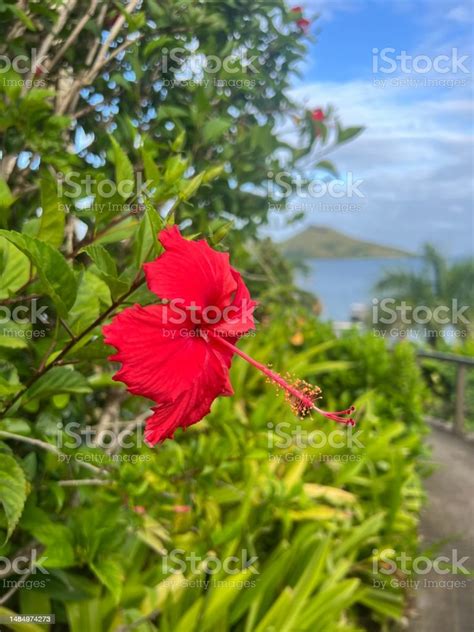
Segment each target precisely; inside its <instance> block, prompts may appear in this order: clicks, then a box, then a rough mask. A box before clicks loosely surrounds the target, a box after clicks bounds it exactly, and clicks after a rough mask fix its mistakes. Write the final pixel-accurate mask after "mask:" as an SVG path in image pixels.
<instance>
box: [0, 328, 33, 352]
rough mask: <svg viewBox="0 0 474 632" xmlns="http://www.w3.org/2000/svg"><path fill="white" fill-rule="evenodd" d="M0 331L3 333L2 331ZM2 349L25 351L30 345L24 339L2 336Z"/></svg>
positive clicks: (0, 340)
mask: <svg viewBox="0 0 474 632" xmlns="http://www.w3.org/2000/svg"><path fill="white" fill-rule="evenodd" d="M0 331H2V330H1V329H0ZM0 347H3V348H4V349H25V348H26V347H28V343H27V342H26V340H25V339H24V338H13V336H5V335H3V334H0Z"/></svg>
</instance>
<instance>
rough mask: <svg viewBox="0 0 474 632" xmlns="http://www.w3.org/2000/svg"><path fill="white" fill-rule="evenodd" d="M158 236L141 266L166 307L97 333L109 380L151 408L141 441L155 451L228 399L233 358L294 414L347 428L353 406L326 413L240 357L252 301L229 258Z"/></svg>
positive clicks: (302, 390)
mask: <svg viewBox="0 0 474 632" xmlns="http://www.w3.org/2000/svg"><path fill="white" fill-rule="evenodd" d="M158 238H159V240H160V242H161V244H162V245H163V247H164V249H165V252H164V253H163V254H162V255H160V256H159V257H157V258H156V259H155V260H154V261H152V262H150V263H146V264H145V265H144V269H145V276H146V280H147V284H148V287H149V289H150V290H151V291H152V292H154V293H155V294H157V296H159V297H160V298H161V299H164V300H166V301H167V302H166V303H163V304H156V305H148V306H145V307H142V306H141V305H134V306H133V307H129V308H127V309H125V310H124V311H123V312H121V313H120V314H118V315H117V316H115V317H114V319H113V320H112V323H111V324H110V325H106V326H105V327H104V328H103V331H104V335H105V342H106V343H107V344H109V345H112V346H114V347H116V349H117V353H116V354H115V355H112V356H111V357H110V359H111V360H115V361H118V362H120V363H121V364H122V367H121V369H120V370H119V371H118V372H117V373H116V375H115V376H114V380H118V381H121V382H124V383H125V384H126V385H127V387H128V390H129V391H130V392H131V393H133V394H135V395H142V396H143V397H147V398H149V399H152V400H153V401H155V402H156V403H157V405H156V406H154V407H153V408H152V410H153V411H154V412H153V415H151V417H149V418H148V419H147V423H146V428H145V439H146V441H147V442H148V443H149V444H150V445H155V444H156V443H159V442H160V441H163V440H164V439H166V438H172V437H173V435H174V432H175V430H176V429H177V428H187V427H188V426H190V425H192V424H195V423H197V422H198V421H200V420H201V419H202V418H203V417H205V416H206V415H207V414H208V413H209V411H210V408H211V404H212V402H213V401H214V400H215V399H216V398H217V397H218V396H219V395H227V396H229V395H232V394H233V390H232V385H231V383H230V380H229V368H230V365H231V362H232V358H233V356H234V354H237V355H239V356H240V357H241V358H243V359H244V360H246V361H247V362H249V363H250V364H252V365H253V366H254V367H255V368H257V369H258V370H260V371H261V372H262V373H264V374H265V375H266V376H267V377H268V378H270V380H272V381H273V382H274V383H276V384H277V385H278V386H279V387H281V388H282V389H283V390H284V391H285V393H286V394H287V397H288V399H289V401H290V403H291V404H292V405H293V407H294V408H295V410H296V411H297V412H298V413H301V414H306V413H307V412H308V411H309V410H316V411H317V412H319V413H321V414H322V415H324V416H325V417H328V418H329V419H333V420H334V421H338V422H341V423H347V424H353V423H354V422H353V420H352V419H346V418H344V417H343V415H346V414H350V413H351V412H352V411H353V408H350V409H347V410H344V411H339V412H337V413H327V412H325V411H322V410H320V409H319V408H317V407H316V406H315V401H316V399H318V398H319V393H320V390H319V389H318V388H317V387H310V386H309V385H307V384H304V383H302V382H301V383H299V384H295V385H292V384H290V383H288V382H287V381H286V380H284V379H283V378H282V377H281V376H280V375H278V374H277V373H275V372H274V371H272V370H270V369H269V368H268V367H266V366H265V365H263V364H260V363H259V362H256V361H255V360H253V359H252V358H251V357H250V356H248V355H247V354H245V353H244V352H243V351H241V350H240V349H239V348H238V347H237V346H236V342H237V341H238V339H239V338H240V337H241V336H243V335H244V334H246V333H247V332H248V331H250V330H251V329H254V328H255V325H254V320H253V310H254V308H255V305H256V303H255V301H252V299H251V297H250V294H249V291H248V289H247V287H246V286H245V284H244V282H243V281H242V277H241V276H240V274H239V273H238V272H237V271H236V270H235V269H234V268H232V267H231V265H230V264H229V255H228V254H226V253H222V252H217V251H216V250H213V249H212V248H211V247H210V246H209V245H208V244H207V242H206V241H204V240H200V241H189V240H187V239H184V238H183V237H182V236H181V233H180V231H179V229H178V228H177V227H176V226H173V227H171V228H167V229H165V230H163V231H161V232H160V233H159V235H158Z"/></svg>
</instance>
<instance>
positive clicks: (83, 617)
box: [66, 599, 104, 632]
mask: <svg viewBox="0 0 474 632" xmlns="http://www.w3.org/2000/svg"><path fill="white" fill-rule="evenodd" d="M66 612H67V619H68V623H69V630H70V631H71V632H84V630H87V632H103V630H104V628H103V626H102V614H101V613H102V610H101V608H100V601H99V599H89V600H88V601H74V602H70V603H67V604H66Z"/></svg>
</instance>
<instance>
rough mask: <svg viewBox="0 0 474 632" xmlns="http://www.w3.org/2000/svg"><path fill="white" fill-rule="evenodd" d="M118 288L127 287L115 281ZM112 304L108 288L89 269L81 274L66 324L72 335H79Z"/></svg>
mask: <svg viewBox="0 0 474 632" xmlns="http://www.w3.org/2000/svg"><path fill="white" fill-rule="evenodd" d="M119 283H120V284H121V285H120V287H122V286H124V287H125V288H127V287H128V286H127V285H126V284H124V283H122V282H121V281H117V284H119ZM111 304H112V297H111V295H110V289H109V286H108V285H107V283H106V282H105V281H103V280H102V279H101V278H100V277H98V276H96V275H95V274H94V273H93V272H92V271H91V270H90V269H88V270H85V271H84V272H83V273H82V274H81V278H80V281H79V289H78V291H77V296H76V300H75V302H74V305H73V306H72V307H71V309H70V311H69V313H68V316H67V323H68V325H69V326H70V328H71V329H72V331H73V333H75V334H79V333H80V332H81V331H84V329H86V328H87V327H89V326H90V325H92V323H93V322H94V321H95V320H96V319H97V318H98V317H99V315H100V313H101V312H102V311H104V310H105V309H106V308H107V307H110V305H111Z"/></svg>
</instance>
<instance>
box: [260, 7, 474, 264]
mask: <svg viewBox="0 0 474 632" xmlns="http://www.w3.org/2000/svg"><path fill="white" fill-rule="evenodd" d="M295 4H298V5H301V6H303V7H304V8H305V15H308V16H310V15H313V16H314V15H315V14H316V13H319V14H320V17H319V19H317V20H315V22H314V23H313V25H312V29H311V32H312V35H313V36H314V37H315V39H316V40H317V41H316V43H312V44H311V45H310V50H309V55H308V59H307V60H306V62H305V64H304V66H303V68H302V77H301V78H299V79H297V80H295V83H294V89H293V90H292V91H291V96H292V98H293V99H294V100H295V101H297V102H298V103H301V104H304V105H305V106H306V107H309V108H312V107H323V108H324V107H326V106H327V105H328V104H332V105H333V106H335V107H336V109H337V112H338V115H339V116H340V118H341V120H342V121H343V122H344V124H345V125H347V126H350V125H360V124H362V125H365V126H366V131H365V132H364V133H363V134H362V135H361V136H360V137H359V138H357V139H355V140H354V141H352V142H350V143H348V144H346V145H344V146H341V147H340V148H338V149H336V150H335V151H334V152H333V153H332V154H331V156H330V158H331V159H332V160H333V162H334V163H335V164H336V166H337V167H338V169H339V172H340V173H341V177H342V178H345V177H347V173H348V172H352V174H353V177H354V179H362V180H363V185H362V186H361V190H362V189H363V193H364V199H363V200H362V202H361V204H360V205H359V206H360V208H359V209H358V210H356V211H344V210H340V209H339V208H337V210H336V209H335V210H334V212H332V211H331V210H329V211H328V210H325V211H321V210H318V209H317V208H314V209H313V210H309V211H308V212H307V219H306V220H305V222H304V223H303V224H298V225H294V226H293V227H292V228H288V227H286V226H285V224H284V223H283V222H280V221H275V222H273V224H272V234H273V236H274V237H275V238H276V239H281V238H284V237H286V236H288V235H289V234H292V233H294V232H296V230H297V229H300V228H301V227H302V226H303V225H305V224H321V225H326V226H332V227H333V228H336V229H338V230H341V231H342V232H346V233H347V234H350V235H353V236H356V237H360V238H364V239H368V240H374V241H379V242H382V243H387V244H392V245H396V246H400V247H404V248H405V249H409V250H412V251H416V250H418V249H419V248H420V246H421V245H422V244H423V243H424V242H426V241H430V242H432V243H434V244H435V245H437V246H438V247H440V248H441V249H442V250H443V251H444V252H445V253H446V254H447V255H451V256H456V255H465V254H469V253H472V250H473V219H472V217H473V188H472V180H473V178H472V176H473V151H472V132H473V126H472V123H473V111H472V104H473V99H472V96H473V83H472V67H473V64H472V55H473V49H472V39H473V9H472V7H471V3H470V2H465V1H463V0H432V1H431V2H430V1H429V0H386V1H385V0H307V1H306V2H304V1H302V2H298V3H296V2H295ZM374 48H377V49H378V50H379V51H382V49H387V48H392V49H395V51H389V52H388V53H387V52H386V53H385V55H386V58H385V59H383V58H381V57H380V54H379V55H377V56H376V62H377V64H378V67H379V72H374V70H373V64H374V60H373V57H374V55H373V52H372V51H373V49H374ZM455 49H456V51H455ZM402 51H405V54H406V55H408V56H411V59H408V60H407V62H406V68H405V69H403V68H402V67H401V62H400V61H397V60H395V61H391V60H393V59H394V57H395V55H399V54H401V53H402ZM440 55H446V56H447V57H446V58H440V57H439V56H440ZM465 55H467V56H468V58H467V59H466V60H464V61H463V60H462V57H463V56H465ZM420 56H423V57H420ZM456 56H457V57H458V58H460V59H461V62H460V64H459V66H458V69H457V71H456V72H454V70H455V64H454V65H453V63H454V62H453V59H454V58H455V57H456ZM387 58H389V59H390V60H389V61H387ZM413 58H415V62H416V63H418V64H419V68H420V69H424V67H425V66H424V64H426V63H429V64H432V63H433V62H434V61H435V60H437V59H438V60H440V61H439V62H438V63H439V64H440V66H439V68H440V69H441V70H442V72H440V71H438V72H436V71H435V70H432V71H431V72H427V73H424V72H413V70H412V63H413V62H412V59H413ZM426 59H427V60H428V61H426ZM389 64H393V65H394V70H393V72H391V73H383V72H380V69H385V70H386V69H388V66H389ZM446 68H447V69H448V71H447V72H444V70H445V69H446ZM465 68H466V69H467V71H468V72H465V71H464V69H465ZM407 69H408V70H407ZM410 71H411V72H410ZM407 80H408V81H409V82H412V83H411V85H406V83H407ZM428 80H429V81H430V82H431V83H430V85H426V83H427V81H428ZM450 81H451V82H453V83H454V85H452V84H451V83H450ZM413 82H414V83H413ZM344 174H345V175H344ZM350 201H351V200H348V202H350ZM352 201H354V200H352ZM334 202H335V201H334V200H331V199H330V200H329V203H330V204H331V203H334ZM338 202H339V201H338ZM336 206H337V205H335V207H336Z"/></svg>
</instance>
